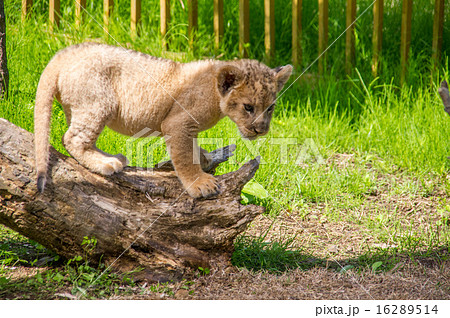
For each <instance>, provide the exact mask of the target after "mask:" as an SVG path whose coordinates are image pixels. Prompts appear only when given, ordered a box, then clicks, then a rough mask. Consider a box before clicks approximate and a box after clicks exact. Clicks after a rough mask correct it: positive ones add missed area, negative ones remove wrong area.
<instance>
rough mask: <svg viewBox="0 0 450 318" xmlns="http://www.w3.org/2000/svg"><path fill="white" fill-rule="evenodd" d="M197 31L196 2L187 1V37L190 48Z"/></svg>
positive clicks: (192, 0) (193, 0)
mask: <svg viewBox="0 0 450 318" xmlns="http://www.w3.org/2000/svg"><path fill="white" fill-rule="evenodd" d="M197 30H198V1H197V0H188V35H189V42H190V46H191V48H192V47H193V45H194V35H195V32H197Z"/></svg>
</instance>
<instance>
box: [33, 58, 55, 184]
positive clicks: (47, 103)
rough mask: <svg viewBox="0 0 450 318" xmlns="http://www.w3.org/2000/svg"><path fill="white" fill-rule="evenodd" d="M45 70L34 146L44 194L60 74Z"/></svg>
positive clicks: (39, 96) (38, 91)
mask: <svg viewBox="0 0 450 318" xmlns="http://www.w3.org/2000/svg"><path fill="white" fill-rule="evenodd" d="M50 65H51V63H50V64H49V65H48V66H47V67H46V68H45V70H44V72H43V73H42V75H41V79H40V80H39V84H38V88H37V92H36V105H35V107H34V146H35V156H36V173H37V188H38V191H39V192H44V188H45V183H46V181H47V166H48V160H49V136H50V120H51V116H52V105H53V99H54V97H55V94H56V92H57V78H58V74H57V72H55V70H54V69H52V68H51V67H49V66H50Z"/></svg>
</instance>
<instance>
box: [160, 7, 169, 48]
mask: <svg viewBox="0 0 450 318" xmlns="http://www.w3.org/2000/svg"><path fill="white" fill-rule="evenodd" d="M159 4H160V16H161V37H162V46H163V49H164V50H167V49H168V48H169V44H168V42H167V39H166V34H167V30H168V28H169V23H170V0H160V1H159Z"/></svg>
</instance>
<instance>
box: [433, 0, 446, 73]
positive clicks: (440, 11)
mask: <svg viewBox="0 0 450 318" xmlns="http://www.w3.org/2000/svg"><path fill="white" fill-rule="evenodd" d="M444 1H445V0H436V3H435V6H434V21H433V45H432V48H433V55H432V60H433V69H434V68H435V67H437V66H438V65H439V64H440V60H441V50H442V34H443V31H444Z"/></svg>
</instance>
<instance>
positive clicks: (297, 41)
mask: <svg viewBox="0 0 450 318" xmlns="http://www.w3.org/2000/svg"><path fill="white" fill-rule="evenodd" d="M292 64H294V66H295V67H299V66H301V64H302V0H292Z"/></svg>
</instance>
